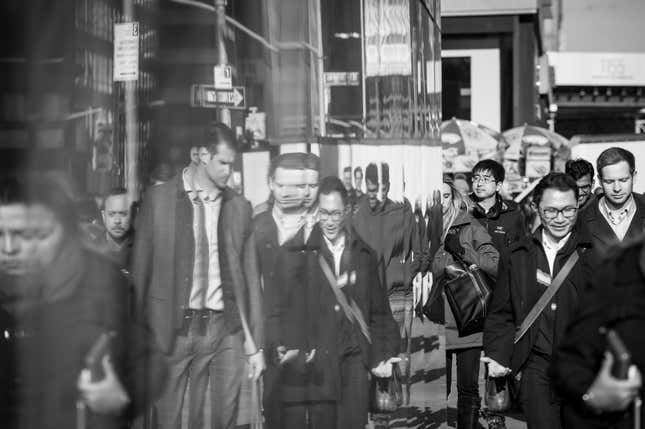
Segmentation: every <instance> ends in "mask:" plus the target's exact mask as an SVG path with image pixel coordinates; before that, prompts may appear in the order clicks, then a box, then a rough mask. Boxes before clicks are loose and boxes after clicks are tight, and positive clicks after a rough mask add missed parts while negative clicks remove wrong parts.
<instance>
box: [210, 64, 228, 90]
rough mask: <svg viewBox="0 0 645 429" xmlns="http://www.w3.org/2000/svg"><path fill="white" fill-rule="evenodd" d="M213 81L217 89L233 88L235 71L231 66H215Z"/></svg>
mask: <svg viewBox="0 0 645 429" xmlns="http://www.w3.org/2000/svg"><path fill="white" fill-rule="evenodd" d="M213 82H214V83H215V88H217V89H232V88H233V72H232V71H231V66H215V67H213Z"/></svg>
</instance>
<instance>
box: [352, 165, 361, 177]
mask: <svg viewBox="0 0 645 429" xmlns="http://www.w3.org/2000/svg"><path fill="white" fill-rule="evenodd" d="M356 173H361V174H363V169H362V168H361V167H356V168H355V169H354V177H356Z"/></svg>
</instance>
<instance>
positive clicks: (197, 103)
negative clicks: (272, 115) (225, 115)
mask: <svg viewBox="0 0 645 429" xmlns="http://www.w3.org/2000/svg"><path fill="white" fill-rule="evenodd" d="M190 105H191V106H192V107H207V108H217V107H226V108H229V109H242V110H243V109H246V91H245V89H244V87H242V86H234V87H233V88H231V89H219V88H215V87H214V86H212V85H193V86H191V87H190Z"/></svg>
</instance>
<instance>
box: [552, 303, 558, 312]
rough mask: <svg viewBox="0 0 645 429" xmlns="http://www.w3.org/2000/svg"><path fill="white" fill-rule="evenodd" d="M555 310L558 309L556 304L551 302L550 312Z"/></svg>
mask: <svg viewBox="0 0 645 429" xmlns="http://www.w3.org/2000/svg"><path fill="white" fill-rule="evenodd" d="M557 308H558V304H556V303H555V302H552V303H551V310H553V311H555V310H557Z"/></svg>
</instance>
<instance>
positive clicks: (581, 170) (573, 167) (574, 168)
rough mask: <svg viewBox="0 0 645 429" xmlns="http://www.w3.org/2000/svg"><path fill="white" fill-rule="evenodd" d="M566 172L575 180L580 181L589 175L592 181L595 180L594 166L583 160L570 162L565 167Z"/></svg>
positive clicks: (571, 160)
mask: <svg viewBox="0 0 645 429" xmlns="http://www.w3.org/2000/svg"><path fill="white" fill-rule="evenodd" d="M564 172H565V173H567V174H568V175H569V176H571V177H573V180H580V179H582V178H583V177H585V176H586V175H589V177H590V178H591V180H593V176H594V174H595V171H594V169H593V165H592V164H591V163H590V162H589V161H587V160H586V159H582V158H578V159H570V160H568V161H567V163H566V164H565V165H564Z"/></svg>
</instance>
